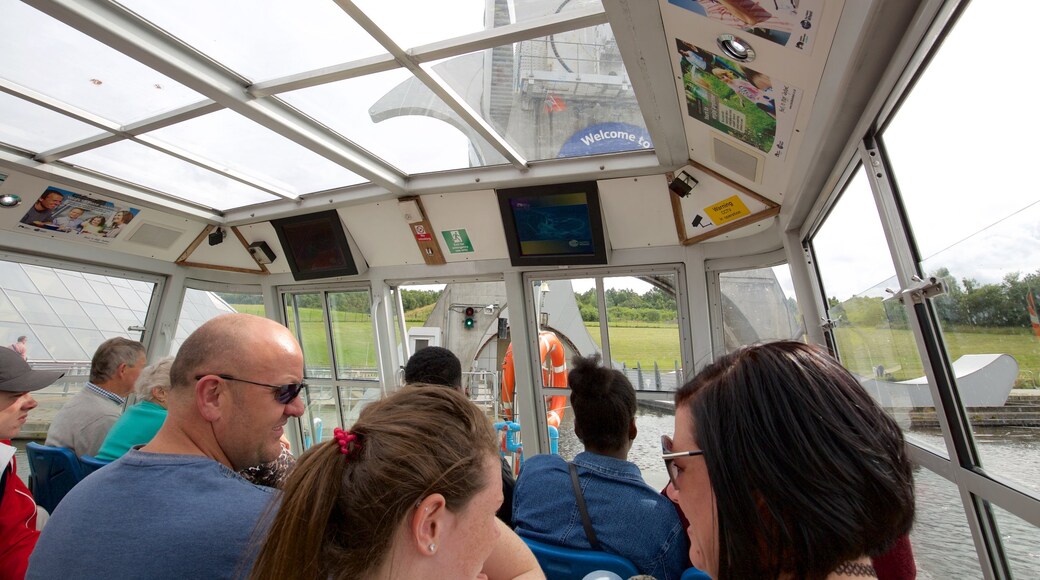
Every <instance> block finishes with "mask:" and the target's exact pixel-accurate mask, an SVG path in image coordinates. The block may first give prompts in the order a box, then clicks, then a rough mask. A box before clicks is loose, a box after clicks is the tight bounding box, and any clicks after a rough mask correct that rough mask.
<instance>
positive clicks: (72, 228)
mask: <svg viewBox="0 0 1040 580" xmlns="http://www.w3.org/2000/svg"><path fill="white" fill-rule="evenodd" d="M139 211H140V210H138V209H137V208H132V207H120V206H117V205H116V204H114V203H112V202H111V201H105V200H101V199H94V198H92V197H89V196H86V195H82V194H79V193H73V192H71V191H67V190H64V189H60V188H57V187H54V186H50V187H48V188H47V189H46V190H44V192H43V193H42V194H40V196H39V197H38V198H36V199H35V200H34V201H33V204H32V205H30V206H29V209H28V210H27V211H26V212H25V215H24V216H22V219H21V221H20V223H19V224H18V227H20V228H23V229H27V230H31V231H36V232H43V233H48V234H53V233H55V232H57V233H60V234H63V235H68V236H76V237H78V238H79V239H81V240H83V241H89V242H91V243H96V244H108V243H111V241H112V240H113V239H115V238H117V237H119V235H120V234H121V233H122V232H123V229H124V228H125V227H126V226H127V224H129V223H130V222H131V221H132V220H133V219H134V217H136V216H137V214H138V212H139Z"/></svg>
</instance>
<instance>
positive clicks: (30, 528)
mask: <svg viewBox="0 0 1040 580" xmlns="http://www.w3.org/2000/svg"><path fill="white" fill-rule="evenodd" d="M61 375H62V373H61V372H60V371H34V370H32V369H30V368H29V365H28V364H27V363H26V362H25V361H24V360H23V359H22V357H21V356H19V354H18V353H16V352H14V351H11V350H8V349H5V348H0V578H18V579H20V578H22V577H23V576H25V567H26V565H27V564H28V563H29V553H30V552H32V550H33V546H35V545H36V539H37V538H38V537H39V536H40V532H38V531H36V502H34V501H33V497H32V495H30V494H29V490H28V489H26V487H25V484H24V483H22V480H21V479H19V477H18V470H17V469H16V468H15V464H14V447H12V446H11V444H10V443H11V441H10V439H11V438H12V437H15V436H17V435H18V432H19V431H21V429H22V425H24V424H25V419H26V418H27V417H28V416H29V411H32V410H33V409H35V408H36V401H35V400H34V399H33V398H32V395H31V394H30V392H31V391H36V390H39V389H42V388H43V387H46V386H47V385H49V384H51V383H53V382H54V381H56V380H58V379H59V378H61Z"/></svg>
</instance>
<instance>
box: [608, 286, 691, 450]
mask: <svg viewBox="0 0 1040 580" xmlns="http://www.w3.org/2000/svg"><path fill="white" fill-rule="evenodd" d="M603 285H604V288H605V290H604V294H605V295H606V302H607V324H608V326H609V335H610V358H612V359H613V360H612V361H611V364H612V366H613V367H614V368H617V369H620V370H622V371H624V372H625V374H626V375H628V379H629V380H630V381H632V386H633V387H635V388H636V390H637V391H674V390H676V389H677V388H679V387H680V386H681V385H682V384H683V373H682V354H681V352H680V350H679V344H680V343H679V310H678V308H677V306H676V302H675V293H674V288H675V276H673V275H657V276H646V277H639V278H636V277H631V276H626V277H623V278H605V279H604V280H603ZM658 446H660V441H658Z"/></svg>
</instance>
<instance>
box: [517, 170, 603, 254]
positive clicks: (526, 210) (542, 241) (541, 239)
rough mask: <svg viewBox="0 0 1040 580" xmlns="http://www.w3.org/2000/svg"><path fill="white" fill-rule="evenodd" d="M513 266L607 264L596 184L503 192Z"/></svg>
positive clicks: (562, 185) (518, 188) (551, 186)
mask: <svg viewBox="0 0 1040 580" xmlns="http://www.w3.org/2000/svg"><path fill="white" fill-rule="evenodd" d="M497 193H498V205H499V209H500V210H501V212H502V224H503V226H505V234H506V244H507V245H508V246H509V259H510V261H511V262H512V264H513V265H514V266H573V265H583V264H606V263H607V244H606V240H605V239H604V236H603V220H602V218H601V217H600V209H599V190H598V189H597V187H596V182H595V181H583V182H579V183H562V184H556V185H544V186H532V187H516V188H511V189H499V190H497Z"/></svg>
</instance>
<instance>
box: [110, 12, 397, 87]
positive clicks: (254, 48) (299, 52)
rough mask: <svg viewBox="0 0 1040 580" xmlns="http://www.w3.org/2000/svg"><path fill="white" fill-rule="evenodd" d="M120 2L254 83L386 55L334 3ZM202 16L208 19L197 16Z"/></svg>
mask: <svg viewBox="0 0 1040 580" xmlns="http://www.w3.org/2000/svg"><path fill="white" fill-rule="evenodd" d="M121 4H123V5H124V6H126V7H128V8H130V9H131V10H133V11H134V12H137V13H138V14H140V15H141V16H144V17H145V18H147V19H148V20H150V21H152V22H153V23H155V24H156V25H158V26H160V27H162V28H164V29H166V30H167V31H168V32H170V33H172V34H173V35H174V36H177V37H178V38H180V39H181V40H183V41H184V42H186V43H188V44H190V45H192V46H194V47H195V48H197V49H199V50H200V51H202V52H204V53H206V54H208V55H210V56H211V57H213V58H214V59H216V60H217V61H219V62H221V63H223V64H224V65H226V66H228V67H229V68H231V69H233V70H234V71H235V72H238V73H239V74H242V75H243V76H245V77H247V78H249V79H251V80H253V81H261V80H267V79H271V78H274V77H280V76H284V75H288V74H291V73H297V72H301V71H308V70H313V69H317V68H322V67H326V66H331V65H334V64H339V63H341V62H347V61H350V60H355V59H359V58H363V57H366V56H373V55H376V54H381V53H384V52H386V51H385V50H383V48H382V47H381V46H379V43H377V42H376V41H375V40H374V39H373V38H372V37H370V36H368V34H367V33H366V32H365V31H364V30H362V29H361V27H360V26H358V25H357V24H356V23H355V22H354V21H353V20H351V18H350V17H349V16H347V14H346V12H343V10H342V9H340V8H339V7H338V6H336V4H335V3H334V2H314V1H305V2H282V1H281V0H249V1H241V0H239V1H234V2H211V1H210V0H181V1H179V2H175V3H174V2H152V1H150V0H125V1H123V2H121ZM199 14H205V15H206V18H198V15H199Z"/></svg>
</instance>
